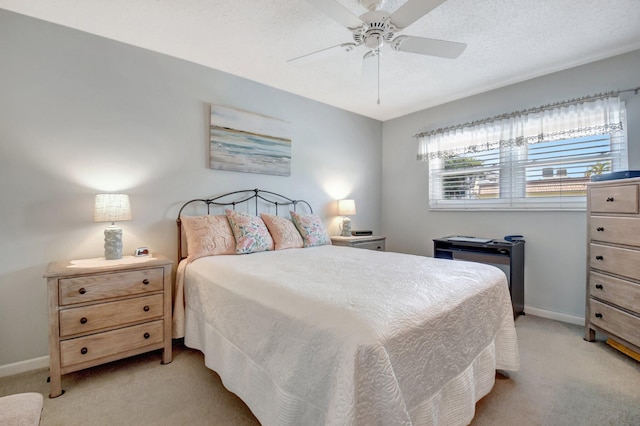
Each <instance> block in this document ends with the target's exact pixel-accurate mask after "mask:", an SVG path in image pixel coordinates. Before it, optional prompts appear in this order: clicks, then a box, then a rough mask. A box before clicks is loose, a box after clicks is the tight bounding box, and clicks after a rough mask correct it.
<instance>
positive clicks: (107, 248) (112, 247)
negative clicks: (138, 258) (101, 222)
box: [104, 226, 122, 260]
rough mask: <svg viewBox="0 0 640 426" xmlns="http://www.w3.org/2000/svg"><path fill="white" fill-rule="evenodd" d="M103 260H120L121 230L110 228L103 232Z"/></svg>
mask: <svg viewBox="0 0 640 426" xmlns="http://www.w3.org/2000/svg"><path fill="white" fill-rule="evenodd" d="M104 258H105V259H107V260H116V259H122V229H120V228H116V227H115V226H110V227H108V228H107V229H105V230H104Z"/></svg>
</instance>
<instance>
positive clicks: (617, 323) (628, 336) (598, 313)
mask: <svg viewBox="0 0 640 426" xmlns="http://www.w3.org/2000/svg"><path fill="white" fill-rule="evenodd" d="M589 305H590V306H589V308H590V312H591V317H590V318H589V320H590V321H591V323H592V324H593V325H595V326H598V327H600V328H602V329H603V330H607V331H611V332H612V333H613V334H615V335H616V336H620V337H621V338H623V339H625V340H626V341H628V342H630V343H632V344H634V345H636V346H640V318H639V317H636V316H634V315H630V314H628V313H626V312H623V311H621V310H619V309H616V308H614V307H612V306H609V305H606V304H604V303H601V302H598V301H597V300H593V299H591V300H590V301H589Z"/></svg>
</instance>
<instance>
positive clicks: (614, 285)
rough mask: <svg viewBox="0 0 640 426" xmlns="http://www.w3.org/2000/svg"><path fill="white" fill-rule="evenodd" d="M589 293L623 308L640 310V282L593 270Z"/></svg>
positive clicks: (590, 275)
mask: <svg viewBox="0 0 640 426" xmlns="http://www.w3.org/2000/svg"><path fill="white" fill-rule="evenodd" d="M589 294H591V296H592V297H595V298H597V299H601V300H605V301H607V302H610V303H613V304H614V305H618V306H620V307H621V308H624V309H628V310H630V311H634V312H640V284H636V283H632V282H630V281H626V280H621V279H619V278H614V277H610V276H608V275H603V274H598V273H597V272H591V273H590V274H589Z"/></svg>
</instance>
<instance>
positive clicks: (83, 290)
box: [60, 268, 164, 305]
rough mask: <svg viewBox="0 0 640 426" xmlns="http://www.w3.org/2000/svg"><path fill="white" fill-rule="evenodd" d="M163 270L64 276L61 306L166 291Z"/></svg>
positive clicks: (61, 289)
mask: <svg viewBox="0 0 640 426" xmlns="http://www.w3.org/2000/svg"><path fill="white" fill-rule="evenodd" d="M163 279H164V278H163V270H162V268H156V269H143V270H139V271H128V272H116V273H107V274H102V275H91V276H87V277H75V278H63V279H60V305H71V304H74V303H83V302H91V301H94V300H103V299H109V298H113V297H121V296H129V295H132V294H138V293H147V292H152V291H162V286H163Z"/></svg>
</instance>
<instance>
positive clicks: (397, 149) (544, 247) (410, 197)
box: [382, 51, 640, 323]
mask: <svg viewBox="0 0 640 426" xmlns="http://www.w3.org/2000/svg"><path fill="white" fill-rule="evenodd" d="M638 69H640V51H635V52H631V53H628V54H625V55H620V56H617V57H613V58H610V59H608V60H603V61H599V62H594V63H591V64H587V65H584V66H580V67H577V68H573V69H569V70H566V71H562V72H558V73H554V74H551V75H548V76H545V77H540V78H536V79H532V80H528V81H526V82H523V83H519V84H514V85H512V86H508V87H505V88H502V89H498V90H493V91H490V92H487V93H483V94H480V95H476V96H472V97H468V98H465V99H462V100H458V101H455V102H451V103H448V104H445V105H441V106H437V107H434V108H430V109H427V110H424V111H420V112H417V113H414V114H411V115H407V116H404V117H400V118H397V119H394V120H391V121H387V122H385V123H384V124H383V137H382V139H383V150H382V158H383V167H382V182H383V184H382V200H383V202H382V228H383V231H384V233H385V234H386V235H387V236H388V240H387V247H388V248H389V249H390V250H394V251H401V252H407V253H415V254H422V255H432V254H433V242H432V240H433V239H434V238H437V237H441V236H445V235H454V234H460V235H477V236H483V237H493V238H501V237H503V236H505V235H508V234H522V235H524V236H525V239H526V249H525V251H526V256H525V258H526V260H525V264H526V265H525V311H529V312H530V313H536V314H539V315H543V316H549V317H552V318H556V319H561V320H565V321H569V322H577V323H579V322H580V321H581V318H582V317H584V305H585V276H586V259H585V256H586V247H585V246H586V238H587V237H586V216H585V213H584V212H526V211H519V212H450V211H430V210H429V209H428V167H427V164H426V163H420V162H417V161H416V160H415V158H416V153H417V147H418V142H417V140H416V139H415V138H413V135H414V134H416V133H419V132H421V131H424V130H430V129H436V128H439V127H444V126H450V125H455V124H460V123H465V122H468V121H473V120H477V119H482V118H485V117H491V116H494V115H497V114H502V113H506V112H511V111H516V110H522V109H526V108H529V107H535V106H539V105H543V104H547V103H552V102H557V101H561V100H565V99H571V98H575V97H580V96H585V95H590V94H594V93H599V92H606V91H611V90H617V89H627V88H632V87H638V86H639V85H640V78H638V71H637V70H638ZM426 84H428V83H426ZM622 97H623V99H626V105H627V113H628V114H627V121H628V138H629V167H630V168H631V169H640V96H637V95H633V94H631V95H629V94H626V95H623V96H622Z"/></svg>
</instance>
